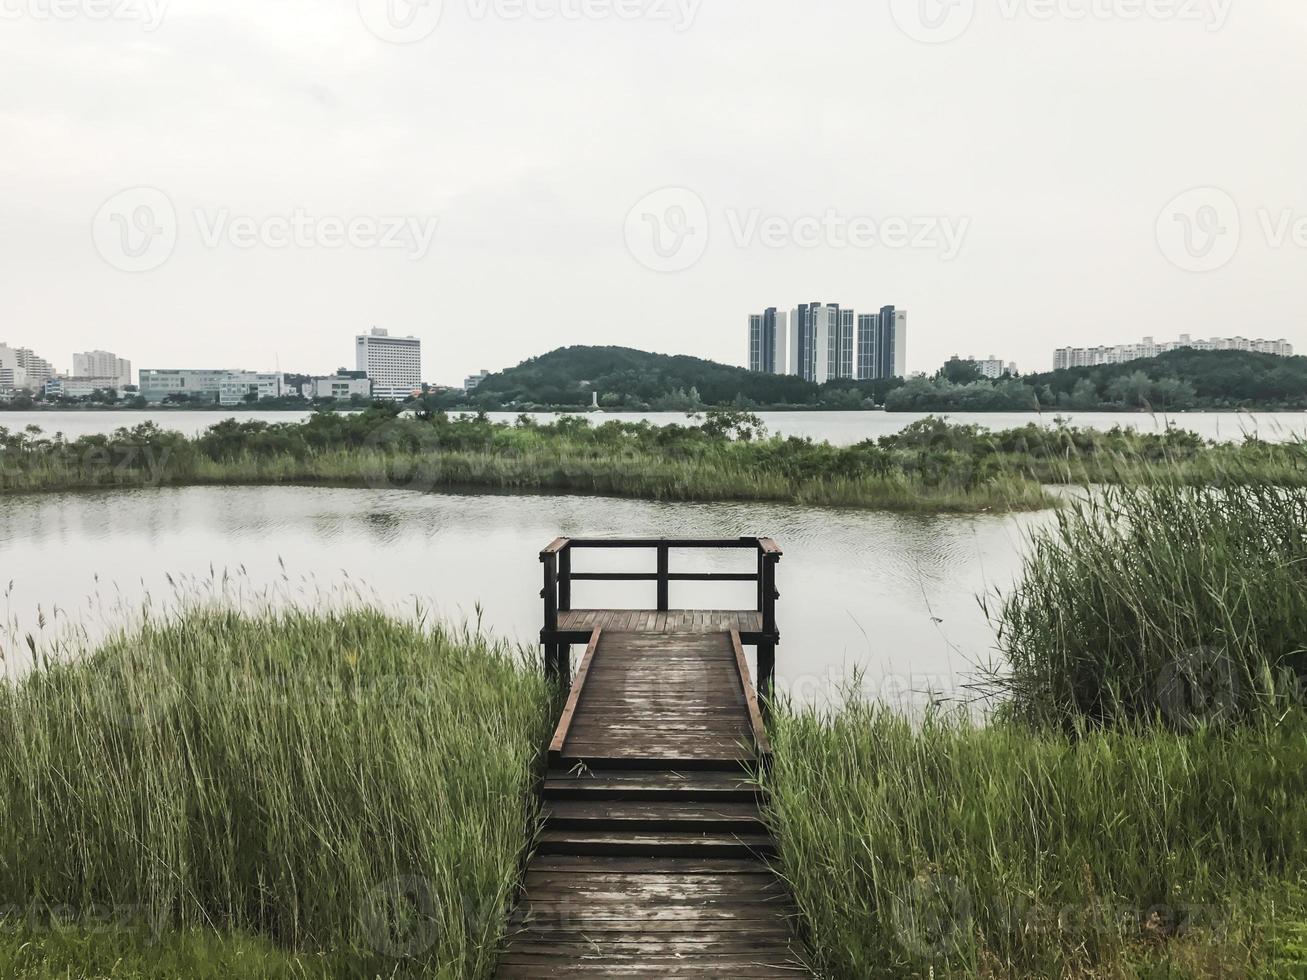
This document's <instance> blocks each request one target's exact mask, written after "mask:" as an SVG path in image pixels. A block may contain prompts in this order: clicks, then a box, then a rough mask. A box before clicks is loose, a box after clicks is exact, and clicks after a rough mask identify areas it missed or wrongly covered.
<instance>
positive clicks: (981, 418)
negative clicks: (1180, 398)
mask: <svg viewBox="0 0 1307 980" xmlns="http://www.w3.org/2000/svg"><path fill="white" fill-rule="evenodd" d="M490 414H491V418H493V419H496V420H497V421H505V422H508V421H512V420H513V419H515V418H516V417H517V416H516V415H514V414H512V413H508V412H492V413H490ZM759 414H760V415H761V416H762V418H763V420H764V421H765V422H766V423H767V427H768V429H769V430H770V431H772V432H779V433H781V434H782V435H787V436H806V437H809V438H812V439H816V440H818V441H822V440H824V441H827V442H830V443H833V444H835V445H842V446H848V445H852V444H853V443H856V442H860V441H862V440H863V439H875V438H879V437H880V436H884V435H890V434H892V433H895V432H898V431H899V430H900V429H902V428H903V427H904V426H906V425H908V424H909V423H911V422H914V421H916V420H917V419H921V418H925V417H926V415H925V414H924V413H903V414H898V413H894V414H889V413H886V412H761V413H759ZM233 416H234V417H236V418H239V419H260V420H263V421H266V422H297V421H301V420H303V419H305V418H308V413H307V412H241V413H232V412H221V411H215V412H189V411H153V412H151V411H143V412H125V411H124V412H0V426H3V427H5V428H7V429H10V430H18V429H22V428H24V427H26V426H29V425H36V426H39V427H40V428H41V429H43V430H45V431H46V432H63V433H64V434H65V435H66V436H68V437H69V438H76V437H77V436H80V435H87V434H92V433H103V432H111V431H113V430H114V429H116V428H118V427H120V426H132V425H138V424H140V423H141V422H147V421H150V422H156V423H157V424H159V425H160V426H163V427H164V428H169V429H175V430H177V431H180V432H185V433H187V434H188V435H195V434H198V433H200V432H203V431H204V430H205V429H207V428H208V427H209V426H211V425H214V424H215V423H217V422H221V421H222V420H223V419H227V418H232V417H233ZM534 417H535V418H538V419H544V420H548V419H554V418H557V416H556V415H553V414H548V413H537V414H535V415H534ZM586 417H587V418H590V419H592V420H598V421H608V420H611V419H620V420H623V421H637V420H640V419H648V420H649V421H651V422H655V423H657V424H659V425H667V424H669V423H672V422H675V423H679V424H685V422H686V417H685V415H684V413H679V412H649V413H643V414H638V413H611V414H609V413H598V414H593V415H587V416H586ZM1057 417H1058V416H1057V415H1056V414H1048V415H1037V414H1035V413H1033V412H1005V413H965V412H963V413H958V414H954V415H950V416H949V418H951V419H953V420H954V421H956V422H967V423H974V424H976V425H980V426H984V427H986V428H990V429H1008V428H1013V427H1015V426H1022V425H1026V424H1028V423H1030V422H1038V423H1040V424H1043V425H1052V424H1053V422H1054V420H1055V419H1056V418H1057ZM1062 417H1064V418H1066V419H1068V420H1070V421H1071V422H1072V423H1073V424H1074V425H1079V426H1084V427H1086V428H1092V429H1110V428H1112V427H1113V426H1115V425H1120V426H1123V427H1126V428H1133V429H1141V430H1143V431H1145V432H1158V431H1161V430H1162V429H1163V428H1164V427H1165V425H1166V423H1167V421H1168V417H1167V416H1156V415H1140V414H1135V413H1123V412H1070V413H1065V414H1064V415H1063V416H1062ZM1169 421H1170V422H1172V423H1174V424H1175V425H1177V426H1179V427H1180V428H1182V429H1187V430H1189V431H1191V432H1196V433H1198V434H1199V435H1201V436H1202V437H1204V438H1205V439H1218V440H1225V441H1235V440H1240V439H1243V438H1245V437H1246V436H1248V435H1252V434H1256V435H1258V436H1259V437H1260V438H1262V439H1265V440H1267V441H1269V442H1284V441H1288V440H1291V439H1299V438H1307V413H1304V412H1264V413H1259V414H1256V415H1253V414H1247V413H1236V412H1192V413H1185V414H1181V415H1173V416H1169Z"/></svg>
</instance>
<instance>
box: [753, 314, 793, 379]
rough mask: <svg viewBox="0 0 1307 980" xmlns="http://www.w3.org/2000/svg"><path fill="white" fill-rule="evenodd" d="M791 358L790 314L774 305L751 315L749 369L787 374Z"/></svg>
mask: <svg viewBox="0 0 1307 980" xmlns="http://www.w3.org/2000/svg"><path fill="white" fill-rule="evenodd" d="M788 360H789V314H787V313H781V312H778V311H777V309H776V307H774V306H772V307H769V308H768V309H766V310H764V311H763V312H762V313H753V314H750V316H749V370H750V371H762V372H764V373H766V374H786V373H788V372H787V371H786V363H787V362H788Z"/></svg>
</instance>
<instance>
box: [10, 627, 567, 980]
mask: <svg viewBox="0 0 1307 980" xmlns="http://www.w3.org/2000/svg"><path fill="white" fill-rule="evenodd" d="M549 700H550V699H549V696H548V694H547V690H546V686H545V684H544V682H543V681H542V680H541V679H540V677H539V674H538V672H537V671H532V670H530V669H527V668H526V667H525V666H524V665H523V664H521V663H520V662H518V660H517V658H516V655H515V654H513V653H510V652H509V651H507V650H505V649H502V648H498V647H494V646H491V645H489V644H487V642H486V641H484V640H483V639H480V638H478V637H476V636H473V635H470V634H461V635H455V634H452V633H449V632H443V631H434V632H431V631H423V630H421V629H419V628H418V627H416V626H412V625H407V624H405V623H402V622H399V621H397V620H394V619H392V618H390V617H388V616H386V615H384V614H382V613H379V612H374V611H368V610H356V611H350V612H344V613H339V614H320V615H310V614H307V613H302V612H295V611H290V612H283V613H267V614H264V615H254V616H244V615H237V614H235V613H228V612H222V611H197V612H193V613H190V614H188V615H184V616H180V617H175V618H171V619H167V620H163V621H157V622H152V623H151V622H147V623H146V624H145V625H144V627H143V628H142V629H141V630H140V631H139V632H138V633H134V634H132V635H130V636H122V637H120V638H118V639H115V640H113V641H111V642H109V643H107V644H106V645H104V646H103V647H102V648H101V649H99V650H98V651H97V652H95V653H94V654H93V655H92V656H90V657H89V658H87V659H85V660H83V661H81V662H79V663H77V664H75V665H72V666H57V665H39V666H38V667H37V669H35V670H34V671H33V672H32V673H31V674H30V675H29V676H28V677H27V678H26V679H25V680H24V681H23V682H22V683H21V685H19V686H17V687H15V688H11V689H2V688H0V827H3V828H4V833H3V834H0V909H3V910H4V912H5V916H4V927H3V928H0V964H3V963H4V962H5V957H6V956H7V957H9V959H10V961H11V962H24V957H26V958H27V962H26V967H25V968H30V970H31V972H32V975H35V976H41V975H43V974H42V972H41V971H42V970H47V972H50V973H51V974H53V975H62V974H60V973H59V972H58V970H59V966H58V964H59V962H61V957H62V958H63V959H67V958H68V957H69V955H72V954H69V953H68V948H69V946H70V944H71V947H72V948H73V949H79V948H83V952H84V953H85V955H86V956H88V957H90V959H91V960H92V961H96V960H98V959H104V958H106V957H110V956H112V955H114V953H115V951H117V952H118V953H119V954H120V955H127V956H128V957H129V960H131V959H139V960H140V961H141V962H143V963H154V962H156V961H157V962H164V963H167V962H177V963H183V962H186V961H187V958H188V957H190V958H199V959H203V960H210V961H214V962H226V961H227V960H231V962H232V964H233V965H232V970H233V971H235V972H234V973H228V974H227V975H228V976H231V975H236V976H264V975H269V976H279V975H285V976H317V975H323V974H329V975H332V976H346V975H348V976H387V977H389V976H407V975H413V976H417V975H421V976H432V977H447V978H474V977H484V976H488V975H489V972H490V971H491V969H492V967H493V963H494V958H495V952H496V945H497V943H498V940H499V938H500V931H501V930H502V928H503V923H504V915H505V911H506V909H507V908H508V906H509V904H510V902H511V899H512V896H513V891H514V888H515V887H516V883H517V880H518V870H519V862H520V860H521V857H522V855H523V853H524V850H525V848H526V847H527V845H528V843H529V840H530V836H531V828H532V821H533V819H534V817H533V808H534V801H533V797H532V787H533V778H534V775H535V768H536V766H537V762H538V759H539V753H540V750H541V746H542V745H543V742H544V740H545V739H546V737H547V727H548V717H549ZM88 922H90V923H92V924H98V925H99V926H101V928H96V929H91V930H88V929H87V928H86V924H87V923H88ZM70 923H71V928H65V927H66V926H68V925H69V924H70ZM88 933H89V934H88ZM242 935H243V936H245V937H248V938H247V939H246V940H239V939H233V940H231V941H230V942H227V941H226V940H223V941H220V940H218V939H217V938H216V937H218V936H224V937H232V936H242ZM156 939H157V940H158V941H157V942H156V941H155V940H156ZM206 944H207V945H206ZM210 947H211V948H210ZM75 955H77V956H81V955H83V954H82V953H77V954H75ZM33 960H35V962H33ZM241 964H244V966H241ZM238 968H239V969H238ZM146 975H149V974H148V973H147V974H146Z"/></svg>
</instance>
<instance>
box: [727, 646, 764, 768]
mask: <svg viewBox="0 0 1307 980" xmlns="http://www.w3.org/2000/svg"><path fill="white" fill-rule="evenodd" d="M731 646H732V647H734V649H735V667H736V670H737V671H739V676H740V685H741V686H742V687H743V688H744V701H745V705H746V706H747V708H748V711H749V724H750V725H751V726H752V728H753V744H754V746H755V747H756V748H757V750H758V757H759V758H760V759H762V760H763V762H764V764H767V763H768V762H769V761H770V759H771V755H772V750H771V739H770V738H769V737H768V736H767V726H766V725H764V724H763V721H762V711H761V710H760V709H759V708H758V693H757V691H755V690H754V688H753V681H752V680H750V679H749V662H748V661H747V660H745V659H744V647H743V645H741V643H740V634H739V633H738V632H737V631H736V630H731Z"/></svg>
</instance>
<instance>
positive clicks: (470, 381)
mask: <svg viewBox="0 0 1307 980" xmlns="http://www.w3.org/2000/svg"><path fill="white" fill-rule="evenodd" d="M488 377H490V372H489V371H478V372H477V373H476V374H469V375H468V376H467V377H466V378H464V379H463V390H464V391H473V390H475V389H476V388H478V387H480V385H481V382H482V381H485V380H486V378H488Z"/></svg>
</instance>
